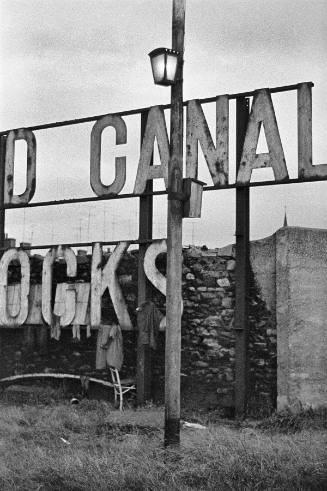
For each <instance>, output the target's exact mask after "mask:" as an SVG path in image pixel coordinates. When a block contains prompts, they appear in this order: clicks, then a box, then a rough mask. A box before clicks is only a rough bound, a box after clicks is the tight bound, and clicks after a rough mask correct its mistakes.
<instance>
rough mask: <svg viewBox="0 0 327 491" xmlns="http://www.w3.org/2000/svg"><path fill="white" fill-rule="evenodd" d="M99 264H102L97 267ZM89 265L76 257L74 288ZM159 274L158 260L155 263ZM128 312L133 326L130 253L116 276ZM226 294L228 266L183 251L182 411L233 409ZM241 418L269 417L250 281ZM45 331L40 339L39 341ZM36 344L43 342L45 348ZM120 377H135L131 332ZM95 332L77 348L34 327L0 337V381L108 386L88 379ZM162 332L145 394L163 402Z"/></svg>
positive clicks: (264, 354) (265, 335)
mask: <svg viewBox="0 0 327 491" xmlns="http://www.w3.org/2000/svg"><path fill="white" fill-rule="evenodd" d="M105 260H106V259H105V258H104V261H105ZM90 261H91V259H90V257H89V256H85V255H83V256H78V273H77V278H76V279H77V280H79V281H90ZM157 267H158V269H159V270H160V271H161V272H162V273H165V268H166V257H165V255H164V254H162V255H160V256H159V257H158V259H157ZM31 271H32V282H34V283H40V281H41V271H42V258H41V257H40V256H32V257H31ZM19 274H20V270H19V266H18V265H15V264H12V266H11V267H10V272H9V282H11V283H15V282H17V281H19ZM118 277H119V279H120V283H121V287H122V291H123V294H124V297H125V299H126V302H127V305H128V310H129V313H130V316H131V319H132V322H133V325H134V326H136V314H135V310H136V307H137V251H131V252H128V253H127V254H126V255H125V256H124V258H123V260H122V261H121V264H120V265H119V269H118ZM65 280H66V274H65V264H60V263H59V264H56V265H55V270H54V283H60V282H63V281H65ZM152 294H153V301H154V302H155V303H156V305H157V306H158V308H159V309H160V310H161V311H162V312H163V313H164V312H165V297H164V296H163V295H162V294H161V293H159V292H158V291H157V290H155V289H153V292H152ZM234 294H235V259H234V257H233V256H232V255H229V256H222V255H221V253H219V251H218V250H207V249H206V248H205V247H204V248H202V249H201V248H197V247H191V248H186V249H184V251H183V302H184V312H183V317H182V405H183V404H185V405H187V406H188V407H194V408H196V407H201V408H204V409H216V408H217V409H222V410H223V411H224V412H225V413H232V412H233V407H234V365H235V346H234V331H233V319H234ZM248 294H249V302H250V319H249V321H250V329H249V413H255V414H257V413H261V414H262V413H265V414H267V413H270V412H271V411H272V410H273V408H274V407H275V405H276V385H277V380H276V321H275V312H270V311H269V310H268V309H267V306H266V303H265V302H264V301H263V300H262V298H261V295H260V292H259V289H258V286H257V285H256V282H255V280H254V275H253V274H251V278H250V288H249V292H248ZM112 315H113V309H112V305H111V301H110V298H109V295H104V297H103V308H102V320H103V322H106V321H108V320H111V319H112ZM45 331H46V333H45ZM44 336H46V337H47V338H48V341H47V342H46V343H45V341H44ZM123 338H124V365H123V369H122V375H123V376H125V375H126V376H130V375H135V370H136V340H137V332H136V330H135V331H131V332H130V331H124V332H123ZM95 347H96V331H94V332H92V336H91V337H90V338H86V333H85V330H82V337H81V341H80V342H76V340H73V338H72V333H71V330H70V329H63V330H62V334H61V338H60V340H59V341H55V340H52V339H49V332H48V330H47V329H45V328H44V327H40V326H25V327H24V328H21V329H5V328H2V329H1V331H0V350H1V363H0V377H5V376H8V375H13V374H17V373H31V372H42V371H43V372H58V371H59V372H62V373H77V374H85V375H92V376H97V377H103V378H106V379H107V378H108V374H107V373H106V371H103V372H101V373H99V372H98V371H95ZM164 350H165V346H164V332H160V334H159V343H158V349H157V350H156V351H155V352H153V353H152V372H153V380H152V389H153V390H152V392H153V398H154V400H155V401H156V402H159V403H160V402H163V397H164V396H163V387H164Z"/></svg>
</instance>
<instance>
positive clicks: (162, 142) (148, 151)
mask: <svg viewBox="0 0 327 491" xmlns="http://www.w3.org/2000/svg"><path fill="white" fill-rule="evenodd" d="M155 138H157V142H158V148H159V155H160V160H161V165H151V157H152V154H153V145H154V139H155ZM168 162H169V142H168V134H167V128H166V123H165V116H164V112H163V110H162V109H161V108H160V107H158V106H154V107H151V109H150V111H149V115H148V120H147V123H146V128H145V133H144V138H143V142H142V148H141V155H140V161H139V165H138V169H137V175H136V179H135V186H134V191H133V192H134V194H142V193H143V192H144V190H145V186H146V182H147V180H149V179H150V180H152V179H158V178H163V179H164V180H165V185H166V188H168Z"/></svg>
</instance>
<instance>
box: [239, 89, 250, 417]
mask: <svg viewBox="0 0 327 491" xmlns="http://www.w3.org/2000/svg"><path fill="white" fill-rule="evenodd" d="M248 118H249V99H247V98H238V99H236V169H237V171H238V169H239V166H240V163H241V158H242V150H243V144H244V138H245V132H246V127H247V123H248ZM249 211H250V188H249V187H240V188H236V274H235V414H236V416H237V417H242V416H244V415H245V413H246V407H247V385H248V384H247V376H248V353H247V351H248V278H249V229H250V212H249Z"/></svg>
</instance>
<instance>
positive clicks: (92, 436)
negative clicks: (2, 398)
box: [0, 401, 327, 491]
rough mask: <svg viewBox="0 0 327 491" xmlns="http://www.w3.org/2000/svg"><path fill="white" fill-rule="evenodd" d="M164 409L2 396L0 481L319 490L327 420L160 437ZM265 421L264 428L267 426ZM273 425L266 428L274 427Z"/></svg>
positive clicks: (325, 464)
mask: <svg viewBox="0 0 327 491" xmlns="http://www.w3.org/2000/svg"><path fill="white" fill-rule="evenodd" d="M163 418H164V415H163V410H162V409H158V408H149V409H146V410H127V411H124V412H123V413H119V411H117V410H114V409H113V408H112V406H110V405H109V404H107V403H104V402H99V401H85V402H83V401H82V402H81V403H80V404H79V405H76V406H71V405H69V404H68V403H58V404H52V405H48V406H37V405H25V406H15V405H13V404H10V403H3V402H2V403H0V489H1V490H3V491H7V490H18V489H19V490H58V491H59V490H60V491H68V490H97V491H101V490H113V491H115V490H135V491H136V490H167V491H168V490H169V491H173V490H181V491H183V490H190V489H196V490H202V489H203V490H251V491H252V490H263V489H264V490H269V489H270V490H287V491H288V490H304V489H312V490H319V489H321V490H323V489H327V470H326V469H327V459H326V453H327V452H326V448H327V430H326V429H324V428H320V429H319V428H315V429H312V428H311V429H310V428H309V427H308V428H306V429H302V430H300V431H297V429H294V428H293V430H294V431H292V433H289V434H287V433H285V432H283V433H281V432H280V430H278V428H276V427H274V426H273V425H270V426H269V424H268V425H266V428H265V429H254V428H253V427H252V428H251V427H246V426H243V427H240V428H237V427H233V425H228V424H226V425H224V424H223V423H216V424H210V423H209V425H208V427H207V429H202V430H194V429H187V428H185V429H182V431H181V446H180V449H169V450H167V449H164V447H163V443H162V442H163ZM269 428H270V429H269ZM271 428H272V430H271Z"/></svg>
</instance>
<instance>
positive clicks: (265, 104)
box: [236, 89, 289, 184]
mask: <svg viewBox="0 0 327 491" xmlns="http://www.w3.org/2000/svg"><path fill="white" fill-rule="evenodd" d="M261 125H263V127H264V130H265V135H266V141H267V147H268V151H269V153H259V154H257V153H256V150H257V146H258V140H259V134H260V129H261ZM264 167H272V169H273V172H274V176H275V180H276V181H278V182H282V181H287V180H288V178H289V177H288V172H287V167H286V162H285V156H284V151H283V147H282V142H281V139H280V135H279V131H278V126H277V121H276V116H275V111H274V107H273V104H272V100H271V95H270V92H269V90H268V89H260V90H258V91H256V93H255V95H254V98H253V104H252V109H251V113H250V117H249V123H248V126H247V129H246V135H245V140H244V146H243V152H242V158H241V162H240V166H239V171H238V174H237V179H236V184H248V183H249V182H250V180H251V174H252V170H253V169H260V168H264Z"/></svg>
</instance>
